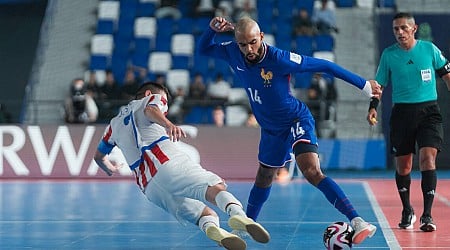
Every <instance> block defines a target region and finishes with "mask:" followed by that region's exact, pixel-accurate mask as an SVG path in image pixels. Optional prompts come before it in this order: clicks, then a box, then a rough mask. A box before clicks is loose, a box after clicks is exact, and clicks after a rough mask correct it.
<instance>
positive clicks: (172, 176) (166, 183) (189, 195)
mask: <svg viewBox="0 0 450 250" xmlns="http://www.w3.org/2000/svg"><path fill="white" fill-rule="evenodd" d="M158 145H159V147H160V148H161V150H162V152H164V153H165V154H166V155H167V156H168V158H169V160H168V161H167V162H165V163H164V164H162V165H161V166H158V172H157V173H156V174H155V176H154V177H153V178H152V179H151V180H150V182H149V183H148V185H147V187H146V188H145V190H144V194H145V196H146V197H147V198H148V199H149V200H150V201H151V202H153V203H154V204H155V205H157V206H159V207H161V208H162V209H164V210H166V211H167V212H168V213H170V214H172V215H173V216H175V218H177V220H178V221H179V222H180V223H182V224H185V223H186V222H191V223H193V224H197V222H198V220H199V218H200V216H201V213H202V212H203V210H204V208H205V206H206V204H205V203H204V202H205V201H206V190H207V188H208V186H214V185H216V184H219V183H223V182H224V180H223V179H222V178H220V177H219V176H218V175H216V174H215V173H213V172H210V171H207V170H206V169H204V168H202V166H200V164H197V163H194V162H193V161H192V160H191V159H190V158H189V156H188V155H186V154H185V153H183V152H181V151H179V150H178V149H177V148H176V147H174V144H173V142H170V141H163V142H160V143H158ZM149 154H151V153H149ZM149 156H150V155H149Z"/></svg>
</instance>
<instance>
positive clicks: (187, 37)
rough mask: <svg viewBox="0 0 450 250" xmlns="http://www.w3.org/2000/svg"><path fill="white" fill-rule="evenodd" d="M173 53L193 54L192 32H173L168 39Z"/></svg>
mask: <svg viewBox="0 0 450 250" xmlns="http://www.w3.org/2000/svg"><path fill="white" fill-rule="evenodd" d="M170 52H171V53H172V54H173V55H183V56H192V55H193V54H194V36H193V35H192V34H174V35H172V37H171V41H170Z"/></svg>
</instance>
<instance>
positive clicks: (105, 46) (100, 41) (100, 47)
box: [91, 34, 114, 55]
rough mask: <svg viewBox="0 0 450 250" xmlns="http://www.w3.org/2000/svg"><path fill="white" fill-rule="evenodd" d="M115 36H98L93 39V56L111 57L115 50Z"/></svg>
mask: <svg viewBox="0 0 450 250" xmlns="http://www.w3.org/2000/svg"><path fill="white" fill-rule="evenodd" d="M113 43H114V42H113V36H112V35H104V34H97V35H94V36H92V39H91V54H92V55H111V54H112V50H113Z"/></svg>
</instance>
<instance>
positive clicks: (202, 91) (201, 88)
mask: <svg viewBox="0 0 450 250" xmlns="http://www.w3.org/2000/svg"><path fill="white" fill-rule="evenodd" d="M188 96H189V99H190V100H205V97H206V85H205V82H204V78H203V75H202V74H201V73H196V74H195V76H194V80H193V81H192V83H191V84H190V86H189V95H188Z"/></svg>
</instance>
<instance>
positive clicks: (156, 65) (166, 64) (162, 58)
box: [148, 51, 172, 74]
mask: <svg viewBox="0 0 450 250" xmlns="http://www.w3.org/2000/svg"><path fill="white" fill-rule="evenodd" d="M171 67H172V55H171V54H170V53H169V52H160V51H155V52H152V53H150V56H149V58H148V69H149V71H150V73H153V74H166V73H167V72H168V71H169V70H170V69H171Z"/></svg>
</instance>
